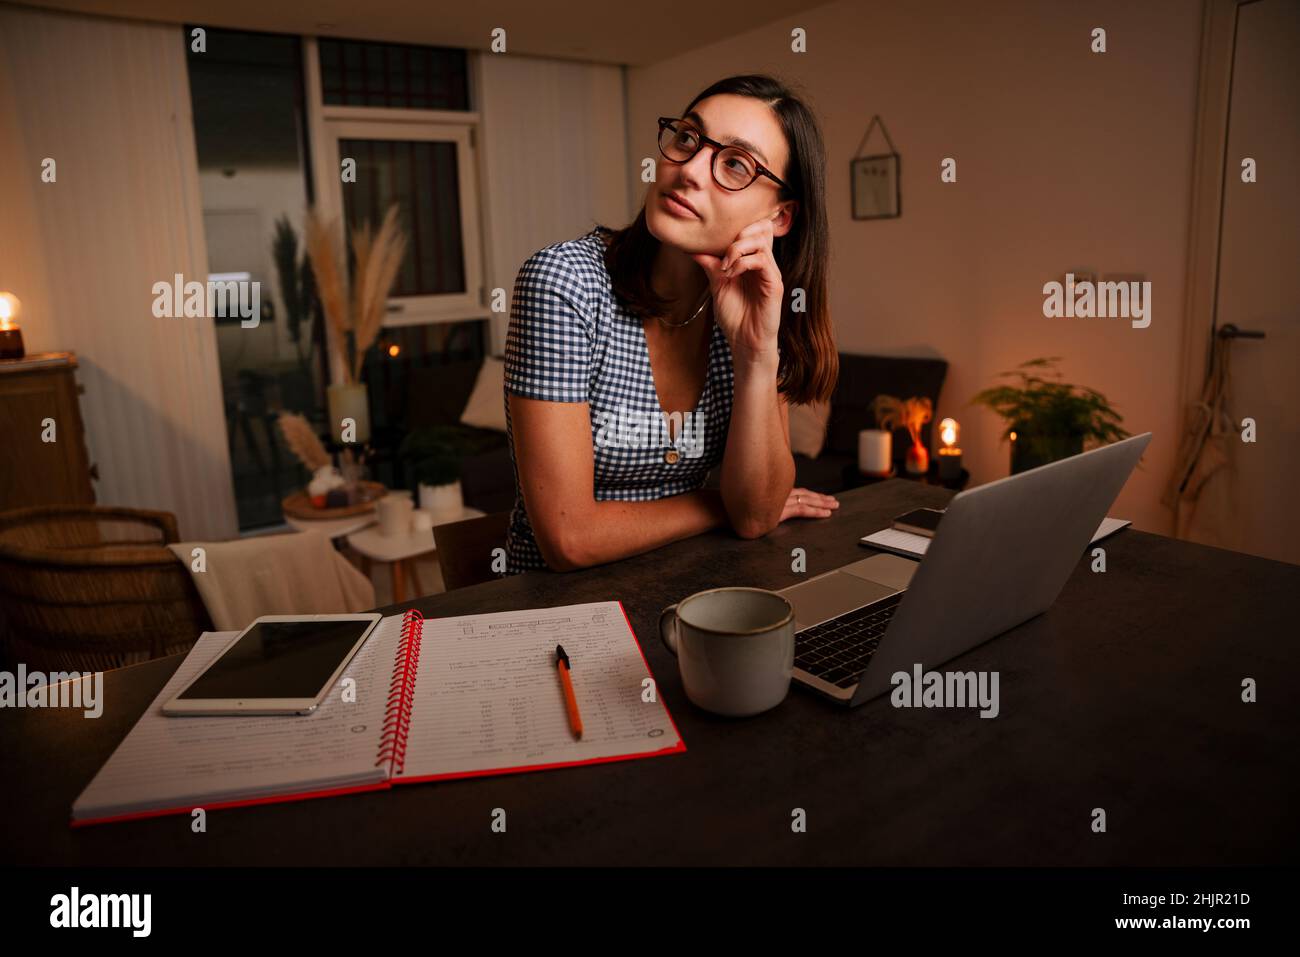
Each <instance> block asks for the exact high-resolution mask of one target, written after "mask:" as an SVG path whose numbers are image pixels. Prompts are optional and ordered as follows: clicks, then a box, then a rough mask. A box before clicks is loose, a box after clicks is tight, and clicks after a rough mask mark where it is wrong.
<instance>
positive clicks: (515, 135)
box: [478, 53, 631, 355]
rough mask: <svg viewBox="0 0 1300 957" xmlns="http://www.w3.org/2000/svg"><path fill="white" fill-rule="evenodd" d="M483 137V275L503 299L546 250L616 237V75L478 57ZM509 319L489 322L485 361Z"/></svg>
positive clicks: (588, 66) (623, 176) (621, 126)
mask: <svg viewBox="0 0 1300 957" xmlns="http://www.w3.org/2000/svg"><path fill="white" fill-rule="evenodd" d="M479 61H480V84H479V91H478V92H479V104H478V106H479V110H480V111H481V114H482V132H483V159H484V162H483V169H484V176H483V194H484V195H483V204H484V217H485V219H486V221H487V231H486V233H487V241H486V245H487V260H486V263H485V274H486V276H487V288H488V290H489V294H490V291H491V290H492V289H494V288H497V287H500V288H502V289H504V290H505V292H506V306H507V309H508V308H509V302H510V294H511V290H512V289H513V288H514V282H515V274H516V273H517V272H518V271H519V267H520V266H522V265H523V263H524V260H525V259H527V258H528V257H529V256H531V255H532V254H533V253H535V252H536V251H537V250H539V249H541V248H542V247H544V246H549V245H550V244H551V243H556V242H561V241H563V240H567V239H576V238H577V237H578V236H581V235H582V234H583V233H585V232H587V231H588V230H589V229H591V227H592V226H594V225H595V224H596V223H601V224H603V225H606V226H610V227H613V228H616V229H617V228H619V227H621V226H623V225H626V223H627V222H628V220H629V218H630V217H629V208H630V197H629V195H628V183H629V182H630V181H631V180H630V176H631V172H630V171H629V168H628V156H627V141H626V135H625V134H626V124H625V118H624V75H623V70H622V68H621V67H617V66H607V65H604V64H596V63H575V62H569V61H565V60H549V59H542V58H537V57H526V56H515V55H513V54H512V55H510V56H498V55H493V54H490V53H483V54H479ZM508 325H509V315H508V314H498V315H494V316H493V320H492V351H493V353H495V354H497V355H500V354H501V353H502V351H503V350H504V348H505V336H506V327H507V326H508Z"/></svg>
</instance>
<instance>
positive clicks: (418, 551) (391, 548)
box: [348, 508, 487, 604]
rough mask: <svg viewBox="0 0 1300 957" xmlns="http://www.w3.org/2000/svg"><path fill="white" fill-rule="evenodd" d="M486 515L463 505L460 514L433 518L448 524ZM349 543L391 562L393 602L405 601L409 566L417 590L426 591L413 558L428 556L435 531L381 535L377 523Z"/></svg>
mask: <svg viewBox="0 0 1300 957" xmlns="http://www.w3.org/2000/svg"><path fill="white" fill-rule="evenodd" d="M486 514H487V513H486V512H480V511H479V510H478V509H476V508H462V509H461V510H460V512H459V513H455V512H453V513H451V514H449V515H435V516H434V519H433V520H434V522H435V523H436V524H438V525H446V524H447V523H449V522H460V521H463V520H465V519H467V518H482V517H483V516H484V515H486ZM348 544H349V545H350V546H352V548H353V549H354V550H355V551H356V552H357V553H358V554H359V555H361V556H362V557H363V558H365V559H367V560H368V561H371V560H373V561H377V562H387V563H388V565H389V569H390V574H391V575H392V582H393V603H394V604H398V603H400V602H403V601H406V571H407V569H409V570H410V573H411V581H412V582H413V583H414V584H415V589H416V591H417V592H418V593H419V594H421V595H423V594H424V587H423V586H422V585H421V584H420V579H419V577H418V576H417V575H416V573H415V562H414V561H413V559H415V558H417V557H418V556H420V555H427V554H429V553H430V552H432V551H434V550H435V546H434V543H433V531H432V530H430V529H425V530H424V531H422V532H415V531H408V532H406V533H405V534H402V535H381V534H379V526H378V525H375V526H373V527H371V528H366V529H363V530H362V531H359V532H353V533H352V534H351V535H349V536H348ZM408 563H409V564H408Z"/></svg>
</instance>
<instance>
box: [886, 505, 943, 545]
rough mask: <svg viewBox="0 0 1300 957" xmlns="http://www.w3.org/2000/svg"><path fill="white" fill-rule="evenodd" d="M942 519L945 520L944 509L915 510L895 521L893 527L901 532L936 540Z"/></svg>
mask: <svg viewBox="0 0 1300 957" xmlns="http://www.w3.org/2000/svg"><path fill="white" fill-rule="evenodd" d="M941 518H943V509H941V508H914V509H912V511H910V512H906V513H904V514H902V515H900V516H898V517H897V518H896V519H894V522H893V527H894V528H896V529H898V530H899V531H900V532H910V533H911V534H913V535H924V536H925V537H926V538H934V533H935V530H936V529H937V528H938V527H939V520H940V519H941Z"/></svg>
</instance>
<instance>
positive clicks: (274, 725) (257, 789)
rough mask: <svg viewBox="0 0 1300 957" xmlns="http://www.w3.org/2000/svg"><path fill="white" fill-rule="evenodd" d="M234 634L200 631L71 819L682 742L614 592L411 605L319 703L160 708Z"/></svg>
mask: <svg viewBox="0 0 1300 957" xmlns="http://www.w3.org/2000/svg"><path fill="white" fill-rule="evenodd" d="M237 634H238V633H237V632H229V631H227V632H207V633H205V634H204V635H203V636H202V637H201V638H199V640H198V642H197V643H195V645H194V647H193V649H191V651H190V653H189V655H188V656H187V657H186V658H185V661H184V662H182V664H181V666H180V667H179V668H178V669H177V670H176V673H175V674H174V675H172V677H171V680H169V681H168V682H167V684H166V686H165V687H164V688H163V689H162V691H160V692H159V693H158V696H157V697H156V698H155V699H154V701H153V703H152V704H151V705H150V706H149V708H148V709H147V710H146V711H145V713H144V715H143V716H142V717H141V718H140V720H139V721H137V722H136V724H135V727H133V728H132V729H131V732H130V733H129V734H128V735H127V736H126V739H125V740H124V741H123V742H122V743H121V744H120V745H119V746H118V748H117V750H116V751H114V752H113V754H112V756H111V757H110V758H109V759H108V761H107V762H106V763H105V764H104V766H103V767H102V768H101V769H100V771H99V773H98V774H97V775H95V778H94V779H93V780H92V781H91V782H90V784H89V785H88V786H87V787H86V789H85V790H84V791H83V792H82V793H81V796H80V797H78V798H77V800H76V801H75V802H74V803H73V805H72V825H73V826H74V827H76V826H81V825H86V824H97V823H104V822H107V821H120V820H129V819H133V818H141V817H153V816H156V815H161V814H188V813H190V812H191V811H192V810H193V809H195V808H200V807H201V808H204V809H205V810H212V809H216V808H230V807H239V806H242V805H249V804H262V803H267V802H274V801H292V800H301V799H305V798H314V797H330V796H334V795H338V794H348V793H352V792H356V791H369V790H382V789H385V788H388V787H391V786H392V785H394V784H407V783H416V782H420V781H434V780H441V779H445V778H458V777H470V776H475V775H485V774H507V773H511V772H517V771H535V770H543V769H548V768H559V767H570V766H574V765H581V764H596V763H601V762H606V761H624V760H630V759H632V758H646V757H653V756H656V755H662V754H673V753H677V752H680V751H685V750H686V745H685V743H684V742H683V741H682V739H681V735H679V734H678V732H677V727H676V725H675V724H674V723H673V720H672V716H671V715H670V714H669V713H668V709H667V707H666V706H665V705H664V704H663V702H662V701H660V700H658V699H656V700H654V701H646V700H645V699H644V697H643V684H642V683H643V681H644V680H645V679H646V678H648V677H651V673H650V666H649V665H648V664H647V662H646V660H645V655H644V654H643V652H642V651H641V646H640V644H639V643H638V642H637V639H636V634H635V633H634V632H633V631H632V626H631V623H630V622H629V621H628V619H627V616H626V614H625V613H624V611H623V606H622V604H621V603H620V602H616V601H610V602H593V603H589V604H582V605H565V606H561V607H557V608H542V609H530V610H524V611H507V612H498V613H495V614H489V615H466V616H462V617H452V618H437V619H434V618H430V619H424V618H423V617H422V616H421V615H420V613H419V612H418V611H415V610H414V609H412V610H410V611H408V612H406V613H405V614H404V615H391V616H389V617H387V618H385V619H383V620H382V621H381V622H380V623H379V625H378V626H377V627H376V628H375V630H374V631H373V632H371V634H370V637H369V638H367V639H366V643H365V644H364V645H363V646H362V647H361V650H360V651H358V652H357V654H356V655H355V656H354V657H353V659H352V661H351V662H350V663H349V665H348V667H347V669H346V670H345V671H344V672H343V674H342V676H340V678H339V680H338V681H337V682H336V684H335V686H334V687H333V688H332V689H331V690H330V693H329V694H328V695H327V696H326V699H325V701H324V702H322V704H321V705H320V707H319V708H317V709H316V711H315V712H313V713H312V714H310V715H290V716H270V717H268V716H221V717H169V716H166V715H164V714H163V713H162V706H163V704H164V702H166V701H168V700H169V699H170V698H171V697H172V696H173V695H175V694H176V693H177V692H178V691H180V689H181V688H182V687H183V686H184V685H185V684H186V683H187V682H188V681H189V680H190V679H192V678H193V677H194V676H195V675H197V674H198V672H199V671H201V670H202V669H203V668H204V667H206V666H207V665H208V664H209V663H210V662H211V661H212V660H213V659H215V658H216V657H217V655H219V654H220V653H221V652H222V651H223V650H224V649H225V648H226V647H227V646H228V645H229V644H230V643H231V641H233V640H234V639H235V637H236V636H237ZM557 644H563V645H564V649H565V651H566V652H567V653H568V655H569V658H570V660H571V662H572V667H573V672H572V678H573V688H574V693H575V695H576V697H577V700H578V707H579V709H580V711H581V713H582V716H583V725H584V728H583V736H582V738H581V739H580V740H578V739H575V738H574V737H573V734H572V733H571V732H570V730H569V724H568V718H567V715H566V712H565V707H564V698H563V693H562V692H561V690H560V683H559V680H558V678H557V676H556V672H555V664H554V662H555V657H554V653H555V646H556V645H557ZM345 692H346V693H345Z"/></svg>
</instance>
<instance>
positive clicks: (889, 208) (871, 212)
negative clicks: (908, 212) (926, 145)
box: [849, 114, 903, 219]
mask: <svg viewBox="0 0 1300 957" xmlns="http://www.w3.org/2000/svg"><path fill="white" fill-rule="evenodd" d="M876 124H880V132H881V133H883V134H884V135H885V142H886V143H888V144H889V152H888V153H877V154H874V155H871V156H863V155H862V150H863V148H864V147H865V146H866V145H867V140H869V139H870V138H871V131H872V130H874V129H875V128H876ZM899 168H900V157H899V155H898V150H897V149H895V148H894V141H893V140H892V139H890V137H889V130H887V129H885V121H884V120H882V119H881V118H880V115H879V114H877V115H875V116H873V117H872V118H871V124H870V125H869V126H868V127H867V132H866V133H864V134H863V135H862V142H861V143H859V144H858V150H857V152H856V153H855V154H854V157H853V159H851V160H849V184H850V187H851V189H852V195H853V218H854V219H893V218H895V217H898V216H901V215H902V214H903V196H902V191H901V188H900V186H899Z"/></svg>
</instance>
